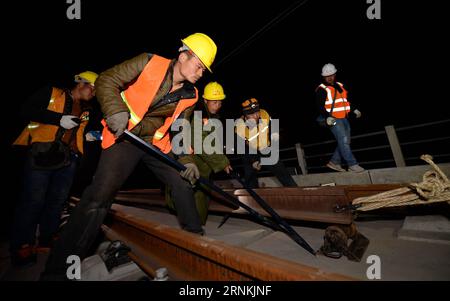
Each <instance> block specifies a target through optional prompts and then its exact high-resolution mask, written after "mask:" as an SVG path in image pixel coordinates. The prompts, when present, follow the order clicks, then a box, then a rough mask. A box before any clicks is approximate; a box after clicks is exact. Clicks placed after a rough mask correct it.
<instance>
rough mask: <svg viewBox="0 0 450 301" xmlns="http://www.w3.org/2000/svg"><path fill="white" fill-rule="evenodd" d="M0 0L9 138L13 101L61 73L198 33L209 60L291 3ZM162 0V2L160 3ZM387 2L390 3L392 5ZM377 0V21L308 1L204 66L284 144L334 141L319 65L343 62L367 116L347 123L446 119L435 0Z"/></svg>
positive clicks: (445, 66)
mask: <svg viewBox="0 0 450 301" xmlns="http://www.w3.org/2000/svg"><path fill="white" fill-rule="evenodd" d="M11 2H13V1H10V3H8V4H2V21H1V22H2V54H3V55H2V58H3V71H4V75H6V80H5V81H4V83H6V85H5V87H4V88H5V89H4V90H6V91H4V92H3V93H4V95H3V97H4V98H3V103H6V106H7V107H6V110H4V114H3V115H4V116H5V115H6V116H7V117H6V120H4V123H8V130H7V131H3V134H2V149H3V150H4V151H5V152H6V154H7V160H6V161H7V163H8V164H6V165H7V167H8V169H10V170H12V171H13V172H12V174H17V170H18V168H17V165H16V163H15V161H14V160H9V158H10V157H11V156H13V154H14V152H13V151H12V150H11V149H10V147H9V146H10V144H11V142H12V141H13V140H14V138H15V137H16V136H17V135H18V134H19V133H20V131H21V129H22V128H23V126H24V125H25V121H23V120H20V118H19V117H18V110H19V108H20V104H21V103H22V102H23V101H24V100H25V99H26V97H27V96H29V95H30V94H31V93H32V92H33V91H35V90H36V89H38V88H39V87H41V86H43V85H45V84H47V83H55V84H57V83H58V84H59V83H64V82H66V81H69V80H71V79H72V76H73V74H75V73H78V72H81V71H84V70H86V69H89V70H93V71H96V72H101V71H103V70H105V69H107V68H109V67H111V66H113V65H115V64H117V63H120V62H122V61H123V60H125V59H128V58H131V57H133V56H135V55H138V54H140V53H142V52H153V53H157V54H160V55H162V56H166V57H174V56H175V55H176V50H177V49H178V47H179V46H180V41H179V40H180V39H181V38H184V37H186V36H187V35H189V34H191V33H194V32H204V33H206V34H208V35H210V36H211V37H212V38H213V39H214V40H215V42H216V43H217V45H218V49H219V50H218V51H219V52H218V55H217V57H216V62H219V61H221V60H222V59H223V58H224V57H225V56H227V55H228V54H229V53H231V52H232V51H234V50H235V49H236V48H237V47H239V45H241V44H242V43H243V42H244V41H246V40H247V39H248V38H249V37H251V36H252V35H253V34H254V33H256V32H257V31H258V30H260V29H261V28H263V27H264V26H265V25H266V24H267V23H268V22H270V21H271V20H273V19H274V18H275V17H277V16H279V14H280V13H281V12H283V11H284V10H285V9H286V8H288V7H291V6H292V5H293V4H295V2H294V1H271V2H267V3H266V2H262V1H226V2H225V1H224V2H219V1H143V0H139V1H138V0H127V1H124V0H117V1H106V0H102V1H93V0H89V1H88V0H81V5H82V6H81V9H82V13H81V20H68V19H67V18H66V9H67V7H68V6H69V5H68V4H66V1H65V0H57V1H56V0H53V1H28V2H27V1H14V2H13V3H11ZM155 2H158V4H155ZM392 2H395V3H396V4H395V5H394V4H393V3H392ZM420 3H421V4H413V2H411V1H386V0H384V1H382V2H381V18H382V19H381V20H369V19H367V17H366V10H367V8H368V4H367V1H366V0H352V1H344V0H340V1H324V0H309V1H306V3H305V4H304V5H302V6H300V7H299V8H298V9H296V10H295V11H294V12H292V13H291V14H290V15H289V16H287V17H286V18H284V19H283V20H281V21H280V22H278V23H277V24H275V25H274V26H273V27H271V28H270V29H269V30H267V31H264V32H263V33H262V34H260V35H257V36H256V39H254V40H253V41H252V42H251V43H249V44H248V45H246V47H244V48H242V49H241V51H239V52H237V53H236V54H235V55H234V56H232V57H230V58H229V59H228V60H227V61H225V62H223V63H222V64H220V65H219V66H216V68H215V66H214V65H213V70H215V72H214V74H212V75H208V76H205V77H204V78H203V79H202V80H201V81H200V82H199V84H198V87H200V89H202V88H203V86H204V85H205V84H206V83H207V82H208V81H209V80H212V79H214V80H217V81H219V82H220V83H222V84H223V86H224V88H225V92H226V94H227V95H228V98H227V100H226V105H225V108H224V112H225V117H237V115H238V114H237V110H238V109H239V104H240V103H241V102H242V101H243V100H245V99H246V98H247V97H256V98H257V99H259V100H260V102H261V103H262V106H263V107H265V108H267V109H268V111H269V112H270V113H271V114H272V115H273V117H275V118H279V119H280V124H281V128H282V130H283V137H282V140H281V142H282V145H288V146H291V145H292V144H293V143H295V142H303V143H310V142H318V141H321V140H326V139H329V138H330V136H328V133H325V132H323V131H322V130H321V129H319V128H318V127H317V126H316V124H315V122H314V118H315V115H316V113H315V111H314V110H315V108H314V98H313V97H314V89H315V88H316V86H317V84H318V83H319V81H320V70H321V67H322V65H323V64H324V63H327V62H333V63H334V64H335V65H336V67H337V68H338V69H339V73H338V80H340V81H342V82H343V83H344V84H345V85H346V86H347V88H348V90H349V91H350V101H352V100H354V102H355V103H358V107H359V108H360V110H361V111H362V112H363V115H364V118H363V119H362V120H360V121H358V123H355V124H354V126H353V133H355V134H359V133H364V132H368V131H374V130H381V129H383V126H384V125H387V124H394V125H396V126H402V125H410V124H417V123H422V122H428V121H433V120H439V119H444V118H448V116H449V113H448V110H449V109H448V104H446V103H444V102H448V96H447V91H446V90H447V87H448V79H447V78H446V77H447V74H448V70H450V68H449V62H448V59H447V54H448V53H449V47H448V41H446V40H447V39H448V32H447V30H448V28H450V26H449V24H448V23H449V21H448V18H446V16H445V9H444V8H443V7H440V6H439V5H437V4H425V3H429V2H420Z"/></svg>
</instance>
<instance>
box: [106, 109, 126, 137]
mask: <svg viewBox="0 0 450 301" xmlns="http://www.w3.org/2000/svg"><path fill="white" fill-rule="evenodd" d="M129 118H130V114H129V113H128V112H119V113H116V114H113V115H111V116H109V117H108V118H106V124H107V125H108V127H109V129H110V130H111V132H113V133H114V136H115V137H116V138H118V137H120V135H122V134H123V132H124V131H125V129H126V128H127V125H128V119H129Z"/></svg>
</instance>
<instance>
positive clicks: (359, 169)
mask: <svg viewBox="0 0 450 301" xmlns="http://www.w3.org/2000/svg"><path fill="white" fill-rule="evenodd" d="M348 171H353V172H363V171H365V169H364V168H362V167H361V166H359V165H358V164H356V165H352V166H350V167H349V168H348Z"/></svg>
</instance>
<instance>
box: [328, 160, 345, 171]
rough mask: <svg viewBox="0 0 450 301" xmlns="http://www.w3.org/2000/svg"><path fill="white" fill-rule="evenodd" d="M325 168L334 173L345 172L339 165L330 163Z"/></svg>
mask: <svg viewBox="0 0 450 301" xmlns="http://www.w3.org/2000/svg"><path fill="white" fill-rule="evenodd" d="M327 167H328V168H331V169H333V170H336V171H345V169H343V168H342V166H341V164H334V163H333V162H331V161H330V162H328V163H327Z"/></svg>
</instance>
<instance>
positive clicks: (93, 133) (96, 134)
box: [84, 131, 102, 142]
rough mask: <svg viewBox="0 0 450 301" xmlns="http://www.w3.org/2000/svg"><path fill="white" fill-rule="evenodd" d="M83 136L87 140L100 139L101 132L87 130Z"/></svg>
mask: <svg viewBox="0 0 450 301" xmlns="http://www.w3.org/2000/svg"><path fill="white" fill-rule="evenodd" d="M84 136H85V137H86V141H88V142H92V141H98V140H102V133H101V132H100V131H89V132H87V133H86V135H84Z"/></svg>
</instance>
